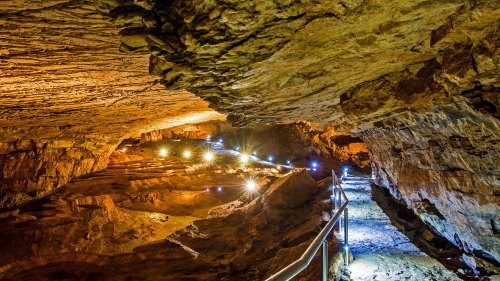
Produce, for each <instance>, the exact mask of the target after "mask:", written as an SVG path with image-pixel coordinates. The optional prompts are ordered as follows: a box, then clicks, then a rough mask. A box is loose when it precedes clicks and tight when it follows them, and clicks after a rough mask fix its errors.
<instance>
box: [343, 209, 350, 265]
mask: <svg viewBox="0 0 500 281" xmlns="http://www.w3.org/2000/svg"><path fill="white" fill-rule="evenodd" d="M344 249H345V259H344V265H346V266H347V265H349V213H348V211H347V208H345V209H344Z"/></svg>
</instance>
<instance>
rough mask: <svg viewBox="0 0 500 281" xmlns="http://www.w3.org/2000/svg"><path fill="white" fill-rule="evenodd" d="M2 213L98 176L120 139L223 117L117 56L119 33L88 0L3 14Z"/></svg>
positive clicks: (132, 58)
mask: <svg viewBox="0 0 500 281" xmlns="http://www.w3.org/2000/svg"><path fill="white" fill-rule="evenodd" d="M0 26H1V30H2V32H1V33H0V38H1V40H0V41H1V42H2V43H0V44H2V48H1V51H0V207H7V206H13V205H15V204H19V203H21V202H25V201H27V200H30V199H35V198H40V197H42V196H44V195H47V194H49V193H51V192H53V191H54V190H55V189H57V188H58V187H61V186H62V185H64V184H65V183H67V182H68V181H69V180H70V179H71V178H74V177H77V176H81V175H84V174H87V173H89V172H92V171H96V170H101V169H103V168H104V167H105V166H106V162H107V159H108V157H109V155H110V154H111V152H112V151H113V150H114V149H115V147H116V146H117V145H118V144H119V143H120V141H121V140H122V139H123V138H126V137H129V136H131V135H134V134H140V133H142V132H144V131H150V130H153V129H160V128H165V127H170V126H175V125H180V124H184V123H190V122H193V121H206V120H211V119H219V120H220V119H225V117H224V116H223V115H220V114H218V113H216V112H214V111H213V110H210V109H208V108H207V103H205V102H203V101H201V100H200V99H198V98H196V97H195V96H194V95H192V94H190V93H187V92H185V91H167V90H165V89H164V87H163V86H161V85H160V84H159V83H158V79H154V78H153V77H151V76H149V75H148V73H147V71H146V70H145V69H147V65H148V58H147V55H124V54H121V53H120V52H119V51H118V45H119V35H118V34H117V33H118V29H117V28H116V27H115V26H114V25H113V24H112V23H111V22H110V19H109V18H108V17H107V16H105V15H103V14H100V13H98V11H97V10H96V8H95V7H94V6H93V3H91V2H88V1H59V0H53V1H52V0H51V1H43V2H40V1H9V2H8V3H3V4H2V7H1V8H0Z"/></svg>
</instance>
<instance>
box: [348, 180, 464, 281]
mask: <svg viewBox="0 0 500 281" xmlns="http://www.w3.org/2000/svg"><path fill="white" fill-rule="evenodd" d="M342 187H343V188H344V191H345V193H346V195H347V197H348V198H349V200H350V201H351V203H350V204H349V246H350V249H351V251H352V254H353V256H354V261H353V262H351V264H350V265H349V270H350V271H351V272H352V273H351V278H352V280H354V281H365V280H414V281H425V280H439V281H442V280H443V281H445V280H461V279H460V278H458V277H457V276H456V275H455V274H454V273H453V272H451V271H450V270H448V269H446V268H445V267H444V266H443V265H442V264H440V263H439V262H438V261H437V260H435V259H433V258H431V257H429V256H428V255H426V254H425V253H423V252H422V251H420V250H419V249H418V248H417V247H416V246H415V245H413V244H412V243H411V242H410V241H409V239H408V238H407V237H406V236H405V235H404V234H402V233H401V232H399V231H398V229H397V228H396V227H395V226H393V225H392V224H391V222H390V220H389V218H388V217H387V216H386V215H385V214H384V212H383V211H382V209H380V207H379V206H378V205H377V203H375V202H374V201H373V200H372V198H371V187H370V184H369V179H368V178H358V177H349V178H347V179H346V180H345V181H344V183H343V184H342Z"/></svg>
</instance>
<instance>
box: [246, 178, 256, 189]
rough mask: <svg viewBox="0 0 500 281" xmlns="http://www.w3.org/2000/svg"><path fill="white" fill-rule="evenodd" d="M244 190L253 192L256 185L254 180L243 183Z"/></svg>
mask: <svg viewBox="0 0 500 281" xmlns="http://www.w3.org/2000/svg"><path fill="white" fill-rule="evenodd" d="M245 188H246V190H248V191H255V189H256V188H257V183H256V182H255V180H252V179H250V180H247V181H246V182H245Z"/></svg>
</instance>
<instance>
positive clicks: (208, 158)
mask: <svg viewBox="0 0 500 281" xmlns="http://www.w3.org/2000/svg"><path fill="white" fill-rule="evenodd" d="M214 158H215V155H214V153H213V152H212V151H207V152H205V154H203V159H204V160H205V161H206V162H210V161H212V160H214Z"/></svg>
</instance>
